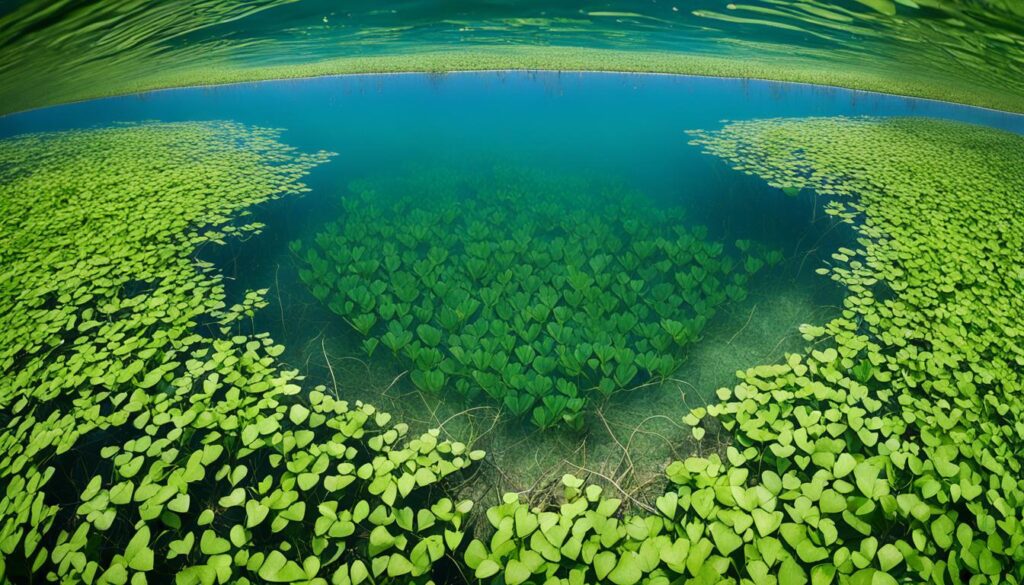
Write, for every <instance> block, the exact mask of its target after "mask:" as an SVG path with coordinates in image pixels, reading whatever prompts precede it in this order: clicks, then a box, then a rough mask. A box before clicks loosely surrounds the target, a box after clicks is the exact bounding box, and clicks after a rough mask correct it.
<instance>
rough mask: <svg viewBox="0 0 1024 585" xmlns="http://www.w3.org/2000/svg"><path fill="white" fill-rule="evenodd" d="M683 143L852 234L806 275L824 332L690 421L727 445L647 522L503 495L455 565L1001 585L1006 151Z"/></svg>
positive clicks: (990, 137) (1008, 272) (1008, 528)
mask: <svg viewBox="0 0 1024 585" xmlns="http://www.w3.org/2000/svg"><path fill="white" fill-rule="evenodd" d="M695 136H696V143H697V144H699V145H703V146H704V147H705V148H706V149H707V151H708V152H710V153H712V154H714V155H716V156H720V157H722V158H724V159H726V160H727V161H730V162H732V163H734V164H735V165H736V168H737V169H738V170H743V171H745V172H748V173H753V174H757V175H760V176H762V177H764V178H766V179H767V180H768V181H770V182H771V183H772V184H774V185H776V186H778V187H781V188H784V189H798V188H802V187H808V188H813V189H815V190H816V191H817V192H818V193H819V194H822V195H825V196H828V197H829V198H833V197H834V199H833V200H832V201H831V202H830V203H828V206H827V210H828V211H829V213H831V214H833V215H834V216H835V217H836V219H837V220H838V221H844V222H850V223H852V224H854V227H855V229H856V230H857V231H858V232H859V233H860V238H859V239H858V247H857V248H856V249H845V248H843V249H840V250H838V251H837V252H836V253H835V254H834V255H833V257H832V258H833V262H832V263H831V265H830V266H828V267H826V268H822V269H820V272H821V273H823V274H827V275H830V276H831V277H832V278H833V279H835V280H836V281H838V282H839V283H841V284H842V285H844V286H845V287H846V288H847V290H848V291H849V295H848V297H847V298H846V300H845V302H844V310H843V314H842V316H841V317H838V318H836V319H834V320H832V321H830V322H829V323H827V324H826V325H825V326H822V327H818V326H810V325H806V326H803V328H802V331H803V333H804V335H805V337H806V338H807V339H808V340H809V341H813V342H814V345H813V346H812V347H810V348H808V352H807V353H806V354H805V355H790V356H788V357H787V359H786V360H785V363H780V364H774V365H762V366H757V367H755V368H752V369H750V370H747V371H746V372H741V373H740V378H741V380H742V381H741V383H740V384H739V385H737V386H736V387H735V388H732V389H721V390H719V398H720V399H721V402H720V403H719V404H717V405H715V406H713V407H710V408H708V409H707V410H706V411H704V410H698V411H696V412H694V413H692V414H691V415H690V416H688V417H687V419H688V420H687V422H688V423H690V424H694V425H701V424H705V422H706V421H702V419H703V418H704V417H705V416H707V415H710V416H711V417H714V418H716V419H717V421H718V423H720V424H721V425H722V426H723V427H724V428H725V429H727V430H729V431H731V432H732V434H733V445H732V446H730V447H728V449H727V453H726V454H727V457H726V460H725V461H723V460H722V459H721V458H719V457H718V456H712V457H708V458H690V459H687V460H685V461H680V462H676V463H673V464H672V465H671V466H669V468H668V470H667V471H668V478H669V480H670V482H671V484H670V485H671V487H670V489H669V490H668V491H667V492H666V493H665V494H664V496H662V497H660V498H659V499H658V500H657V502H656V506H657V509H658V510H659V511H660V513H661V515H660V516H634V515H629V514H627V515H625V516H623V515H622V510H621V509H620V502H619V501H618V500H615V499H608V498H605V497H603V496H602V494H601V490H599V489H598V488H597V487H596V486H589V487H587V488H583V485H582V482H581V481H579V480H577V479H576V478H573V477H566V478H565V484H566V485H565V490H566V493H565V498H566V500H565V503H564V504H563V505H562V506H561V507H560V508H557V509H552V510H529V509H527V507H526V506H523V505H522V504H520V503H518V500H517V499H516V498H515V497H514V496H513V497H508V498H506V502H505V504H503V505H502V506H500V507H498V508H496V509H492V510H490V511H488V518H489V519H490V520H491V522H492V524H493V525H494V527H495V529H496V531H495V534H494V536H493V537H492V538H491V539H490V540H489V541H487V542H486V543H485V542H482V541H473V542H472V543H471V544H470V546H469V548H468V549H467V553H466V562H467V563H468V564H469V566H470V567H472V568H473V569H474V570H475V571H476V575H477V576H478V577H483V578H487V577H489V576H491V575H497V574H499V573H500V574H501V575H503V578H504V582H505V583H507V584H509V585H516V584H518V583H522V582H525V581H528V580H529V581H533V582H541V581H545V579H547V578H548V577H549V576H551V575H555V576H558V577H560V578H565V579H567V580H568V582H569V583H595V582H610V583H615V584H616V585H632V584H633V583H637V582H650V583H670V582H682V581H686V580H689V579H692V580H693V582H700V583H710V582H715V581H718V580H719V579H723V578H724V579H727V580H729V581H732V582H735V581H736V580H740V581H743V582H746V583H757V584H763V583H776V582H778V583H781V584H784V585H792V584H800V583H806V582H811V583H814V584H815V585H825V584H827V583H836V582H839V583H857V584H860V583H864V584H868V583H870V584H876V585H881V584H885V583H897V582H932V583H961V582H971V583H989V582H991V583H996V582H1010V583H1019V582H1020V581H1021V580H1022V579H1024V546H1022V542H1024V528H1022V525H1021V520H1022V518H1021V516H1022V513H1024V512H1022V511H1024V505H1022V504H1024V491H1022V488H1024V483H1022V480H1021V476H1022V474H1021V453H1022V447H1024V421H1022V411H1024V399H1022V394H1021V382H1022V369H1021V366H1022V365H1024V348H1022V345H1021V341H1020V339H1021V334H1022V331H1021V329H1020V326H1021V317H1022V316H1024V285H1022V279H1024V255H1022V249H1024V248H1022V244H1024V199H1022V197H1021V194H1022V193H1024V139H1022V138H1021V137H1019V136H1016V135H1011V134H1006V133H1002V132H998V131H994V130H990V129H984V128H978V127H971V126H965V125H961V124H957V123H949V122H940V121H932V120H921V119H900V120H879V119H842V118H839V119H808V120H768V121H756V122H743V123H736V124H732V125H729V126H727V127H725V129H723V130H721V131H717V132H709V133H701V132H697V133H695ZM696 428H700V427H696ZM680 579H682V581H679V580H680ZM548 582H550V581H548Z"/></svg>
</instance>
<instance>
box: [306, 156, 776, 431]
mask: <svg viewBox="0 0 1024 585" xmlns="http://www.w3.org/2000/svg"><path fill="white" fill-rule="evenodd" d="M386 187H387V186H386ZM390 187H392V188H395V189H397V190H399V191H400V193H399V194H397V195H392V196H390V197H389V195H388V192H387V191H386V190H385V189H382V188H381V186H380V185H374V184H372V183H371V184H357V185H354V186H353V190H354V193H352V194H351V195H349V196H347V197H346V198H345V199H344V200H343V202H342V205H343V207H344V211H343V218H342V219H341V220H340V221H338V222H337V223H332V224H329V225H328V226H327V227H326V228H324V230H323V231H321V232H320V233H318V234H317V235H316V236H314V237H313V238H312V241H310V242H306V243H305V244H303V242H302V241H297V242H295V243H294V244H293V246H292V250H293V251H294V252H295V254H296V255H297V257H298V259H299V260H300V263H301V264H300V266H301V269H300V272H299V275H300V277H301V278H302V280H303V281H304V282H305V283H306V284H307V286H308V287H309V288H310V290H311V292H312V293H313V296H315V297H316V298H317V299H320V300H321V301H322V302H323V303H324V304H326V305H327V306H328V307H329V308H330V309H331V310H332V311H333V312H334V313H336V314H337V315H339V316H340V317H341V318H343V319H345V321H346V322H347V323H349V324H350V325H351V326H352V328H353V329H355V330H356V331H357V332H358V333H359V334H360V335H362V336H364V337H365V340H364V342H363V348H364V349H365V351H366V353H367V354H368V356H370V357H373V356H374V355H375V354H376V352H378V351H387V352H389V353H391V354H392V355H394V356H400V357H401V358H402V359H403V361H404V363H407V364H409V367H410V373H409V377H410V379H411V380H412V382H413V384H414V385H415V386H416V387H417V388H419V389H420V390H423V391H424V392H427V393H430V394H435V395H437V394H449V395H455V396H458V397H460V398H463V399H466V400H468V401H475V400H477V399H478V398H481V397H484V398H489V399H490V400H492V401H493V402H495V403H497V404H498V405H500V406H502V408H503V409H504V410H505V411H507V412H510V413H511V414H512V415H513V416H516V417H521V418H528V419H529V420H530V421H531V422H533V424H534V425H535V426H536V427H538V428H542V429H544V428H549V427H552V426H555V425H563V424H564V425H568V426H569V427H571V428H574V429H577V430H582V425H583V416H582V415H583V412H584V408H585V407H586V405H587V403H588V402H591V401H594V400H604V399H607V398H608V397H609V396H611V395H612V394H613V393H614V392H617V391H620V390H623V389H626V388H633V387H636V386H638V385H641V384H650V383H653V382H656V381H657V380H663V379H665V378H666V377H668V376H670V375H671V374H672V373H674V372H675V371H676V370H677V369H678V368H679V366H680V364H681V363H682V360H683V358H684V357H685V354H686V351H687V348H689V346H691V345H692V344H693V343H695V342H696V341H697V340H699V339H700V337H701V333H702V331H703V329H704V327H705V326H706V324H707V322H708V321H709V320H710V319H711V318H713V316H714V315H715V314H716V312H717V311H718V309H719V307H721V306H722V305H723V304H725V303H727V302H735V301H742V300H743V299H744V298H746V296H747V287H748V283H749V280H750V278H751V277H753V276H754V275H756V274H757V273H758V272H760V271H761V270H762V269H764V268H765V267H767V266H771V265H775V264H777V263H778V262H780V261H781V260H782V254H781V253H780V252H778V251H773V250H768V249H767V248H765V247H764V246H763V245H759V244H756V243H753V242H751V241H749V240H740V241H738V242H736V243H735V245H730V246H729V247H728V248H727V247H726V246H725V245H724V244H722V243H720V242H714V241H711V240H709V239H708V238H707V230H706V228H703V227H686V224H685V221H684V218H683V216H682V213H681V210H680V209H678V208H668V209H660V208H655V207H654V206H652V205H651V204H649V203H645V202H644V200H643V199H642V198H640V197H638V196H635V195H632V194H630V193H628V192H626V191H624V190H609V191H605V192H595V191H596V190H595V189H594V188H593V187H591V186H588V185H587V184H586V183H585V182H579V181H577V182H573V181H568V180H555V179H544V178H536V177H530V176H526V175H525V174H520V173H509V172H496V173H495V174H494V176H493V177H490V176H486V177H485V178H482V179H476V178H459V177H457V176H456V177H442V178H441V179H437V178H435V177H431V176H429V175H428V176H425V177H423V178H421V179H420V180H419V181H417V180H416V179H413V180H411V181H409V182H408V184H405V185H401V186H398V187H395V186H390ZM411 194H415V195H411Z"/></svg>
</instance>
